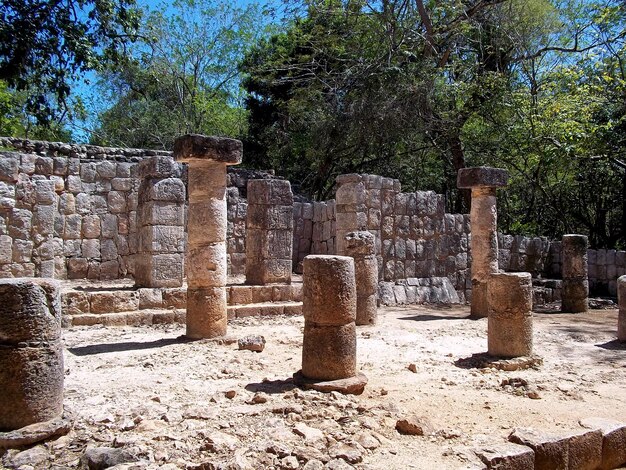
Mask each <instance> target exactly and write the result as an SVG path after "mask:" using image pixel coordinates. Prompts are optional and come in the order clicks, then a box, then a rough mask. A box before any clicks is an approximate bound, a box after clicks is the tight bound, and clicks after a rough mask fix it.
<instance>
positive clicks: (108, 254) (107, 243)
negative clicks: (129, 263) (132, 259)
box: [83, 238, 117, 261]
mask: <svg viewBox="0 0 626 470" xmlns="http://www.w3.org/2000/svg"><path fill="white" fill-rule="evenodd" d="M85 241H87V240H85ZM83 256H84V252H83ZM100 256H101V258H102V261H111V260H117V245H116V244H115V241H114V240H112V239H110V238H105V239H103V240H102V241H101V242H100Z"/></svg>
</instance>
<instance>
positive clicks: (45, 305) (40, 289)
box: [0, 278, 63, 430]
mask: <svg viewBox="0 0 626 470" xmlns="http://www.w3.org/2000/svg"><path fill="white" fill-rule="evenodd" d="M0 299H2V301H1V302H0V384H1V386H2V389H1V391H0V430H13V429H19V428H21V427H24V426H28V425H29V424H34V423H38V422H42V421H48V420H50V419H53V418H56V417H58V416H60V415H61V414H62V413H63V346H62V343H61V296H60V291H59V284H58V283H57V282H55V281H50V280H43V279H32V278H17V279H3V280H1V281H0Z"/></svg>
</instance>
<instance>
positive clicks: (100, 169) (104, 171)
mask: <svg viewBox="0 0 626 470" xmlns="http://www.w3.org/2000/svg"><path fill="white" fill-rule="evenodd" d="M116 174H117V166H116V164H115V163H114V162H110V161H107V160H105V161H103V162H100V163H98V164H97V165H96V175H97V176H99V177H100V178H104V179H111V178H115V175H116Z"/></svg>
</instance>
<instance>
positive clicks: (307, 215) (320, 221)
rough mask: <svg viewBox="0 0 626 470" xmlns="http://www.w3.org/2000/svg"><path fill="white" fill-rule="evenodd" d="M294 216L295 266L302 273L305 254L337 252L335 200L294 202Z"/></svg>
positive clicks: (295, 269) (331, 253)
mask: <svg viewBox="0 0 626 470" xmlns="http://www.w3.org/2000/svg"><path fill="white" fill-rule="evenodd" d="M293 217H294V225H293V267H294V271H295V272H298V273H302V261H303V260H304V257H305V256H307V255H310V254H314V255H327V254H328V255H333V254H335V253H336V249H335V232H336V227H335V225H336V222H335V220H336V215H335V200H334V199H331V200H330V201H322V202H306V201H302V202H294V204H293Z"/></svg>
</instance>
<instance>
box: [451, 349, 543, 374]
mask: <svg viewBox="0 0 626 470" xmlns="http://www.w3.org/2000/svg"><path fill="white" fill-rule="evenodd" d="M542 364H543V359H542V358H541V357H539V356H520V357H512V358H502V357H495V356H491V355H490V354H488V353H478V354H472V355H471V356H470V357H465V358H462V359H458V360H456V361H455V365H456V366H458V367H461V368H463V369H498V370H504V371H509V372H510V371H515V370H523V369H530V368H531V367H539V366H540V365H542Z"/></svg>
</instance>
